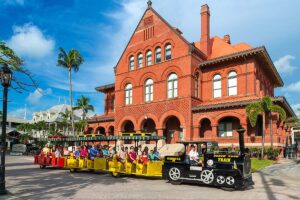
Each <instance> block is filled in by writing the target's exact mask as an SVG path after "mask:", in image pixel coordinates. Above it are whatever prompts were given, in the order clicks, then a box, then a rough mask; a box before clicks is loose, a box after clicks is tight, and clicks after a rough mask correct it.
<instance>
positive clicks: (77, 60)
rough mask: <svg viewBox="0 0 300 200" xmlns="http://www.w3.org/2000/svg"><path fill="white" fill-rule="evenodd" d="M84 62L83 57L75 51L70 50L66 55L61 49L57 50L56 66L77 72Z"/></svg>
mask: <svg viewBox="0 0 300 200" xmlns="http://www.w3.org/2000/svg"><path fill="white" fill-rule="evenodd" d="M83 62H84V59H83V57H82V56H81V55H80V53H79V52H78V51H77V50H76V49H71V50H70V51H69V52H68V53H66V51H65V50H64V49H63V48H59V53H58V59H57V66H60V67H64V68H67V69H68V70H70V71H71V70H72V69H73V70H74V72H78V70H79V66H80V65H81V64H82V63H83Z"/></svg>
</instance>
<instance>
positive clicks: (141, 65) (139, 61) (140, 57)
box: [138, 53, 143, 68]
mask: <svg viewBox="0 0 300 200" xmlns="http://www.w3.org/2000/svg"><path fill="white" fill-rule="evenodd" d="M138 67H139V68H141V67H143V54H142V53H139V55H138Z"/></svg>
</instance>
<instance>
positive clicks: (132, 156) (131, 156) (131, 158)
mask: <svg viewBox="0 0 300 200" xmlns="http://www.w3.org/2000/svg"><path fill="white" fill-rule="evenodd" d="M128 155H129V162H131V163H135V160H136V153H135V151H134V147H133V146H131V147H130V151H129V154H128Z"/></svg>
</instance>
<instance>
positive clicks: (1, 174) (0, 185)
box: [0, 63, 12, 194]
mask: <svg viewBox="0 0 300 200" xmlns="http://www.w3.org/2000/svg"><path fill="white" fill-rule="evenodd" d="M0 73H1V84H2V86H3V108H2V109H3V114H2V136H1V147H0V148H1V149H0V151H1V165H0V194H6V193H7V191H6V189H5V151H6V121H7V94H8V87H9V86H10V84H11V78H12V71H11V70H10V69H9V67H8V65H7V64H5V63H4V64H3V67H2V69H1V71H0Z"/></svg>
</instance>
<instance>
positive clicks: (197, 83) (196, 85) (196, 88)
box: [195, 74, 199, 97]
mask: <svg viewBox="0 0 300 200" xmlns="http://www.w3.org/2000/svg"><path fill="white" fill-rule="evenodd" d="M198 79H199V78H198V74H196V76H195V97H199V82H198Z"/></svg>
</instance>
